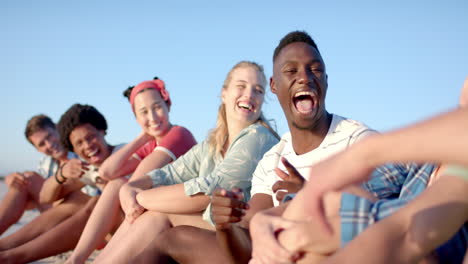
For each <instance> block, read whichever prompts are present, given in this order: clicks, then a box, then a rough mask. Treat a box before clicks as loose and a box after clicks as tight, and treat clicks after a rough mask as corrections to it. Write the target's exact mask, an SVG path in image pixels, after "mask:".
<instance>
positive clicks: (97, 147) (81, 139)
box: [70, 124, 111, 166]
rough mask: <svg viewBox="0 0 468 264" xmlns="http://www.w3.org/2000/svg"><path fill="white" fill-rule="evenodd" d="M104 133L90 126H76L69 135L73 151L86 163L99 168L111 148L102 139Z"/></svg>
mask: <svg viewBox="0 0 468 264" xmlns="http://www.w3.org/2000/svg"><path fill="white" fill-rule="evenodd" d="M104 136H105V131H100V130H97V129H96V128H95V127H94V126H92V125H90V124H84V125H80V126H77V127H75V128H74V129H73V131H72V132H71V133H70V142H71V144H72V145H73V150H74V152H75V153H76V154H78V155H79V156H80V157H81V158H82V159H84V160H85V161H86V162H88V163H90V164H92V165H95V166H99V165H101V164H102V163H103V162H104V160H106V159H107V157H109V155H110V154H111V148H110V146H109V145H108V144H107V142H106V140H105V139H104Z"/></svg>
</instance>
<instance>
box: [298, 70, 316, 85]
mask: <svg viewBox="0 0 468 264" xmlns="http://www.w3.org/2000/svg"><path fill="white" fill-rule="evenodd" d="M313 76H314V75H313V73H312V71H310V70H308V69H303V70H302V71H300V72H299V75H298V76H297V77H298V82H299V83H300V84H308V83H310V82H311V81H312V79H313Z"/></svg>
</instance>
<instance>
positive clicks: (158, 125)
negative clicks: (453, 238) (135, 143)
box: [134, 89, 171, 139]
mask: <svg viewBox="0 0 468 264" xmlns="http://www.w3.org/2000/svg"><path fill="white" fill-rule="evenodd" d="M134 107H135V116H136V119H137V122H138V124H139V125H140V126H141V128H142V129H143V131H144V132H145V133H146V134H148V135H150V136H153V137H154V138H156V139H158V138H161V137H163V136H164V135H165V134H166V133H167V132H168V131H169V129H170V127H171V124H170V122H169V110H168V108H167V104H166V102H164V100H163V99H162V98H161V94H160V93H159V92H158V91H156V90H155V89H147V90H143V91H141V92H140V93H139V94H137V95H136V97H135V103H134Z"/></svg>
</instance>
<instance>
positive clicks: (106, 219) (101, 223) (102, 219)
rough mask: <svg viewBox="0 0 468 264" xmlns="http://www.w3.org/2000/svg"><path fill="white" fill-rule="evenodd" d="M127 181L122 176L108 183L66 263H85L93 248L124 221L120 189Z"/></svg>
mask: <svg viewBox="0 0 468 264" xmlns="http://www.w3.org/2000/svg"><path fill="white" fill-rule="evenodd" d="M125 182H126V180H124V179H122V178H120V179H116V180H113V181H111V182H109V183H108V184H107V185H106V187H105V188H104V192H103V193H102V195H101V198H99V201H98V202H97V204H96V206H95V208H94V210H93V212H92V214H91V216H90V218H89V220H88V222H87V223H86V227H85V228H84V230H83V234H82V235H81V237H80V240H79V242H78V245H77V246H76V248H75V250H74V251H73V254H72V255H71V256H70V258H69V259H68V260H67V262H66V263H84V262H85V261H86V259H87V258H88V257H89V255H91V253H92V252H93V250H94V249H96V248H97V247H98V246H99V244H101V243H103V242H104V240H105V237H106V235H107V234H108V233H109V232H111V231H115V229H116V228H117V227H118V226H119V225H120V224H121V223H122V221H123V219H124V218H123V215H122V214H121V210H120V201H119V190H120V187H121V186H122V185H123V184H124V183H125Z"/></svg>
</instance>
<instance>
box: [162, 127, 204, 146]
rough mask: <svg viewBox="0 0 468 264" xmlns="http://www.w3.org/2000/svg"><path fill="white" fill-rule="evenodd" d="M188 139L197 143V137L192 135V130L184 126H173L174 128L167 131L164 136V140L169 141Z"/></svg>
mask: <svg viewBox="0 0 468 264" xmlns="http://www.w3.org/2000/svg"><path fill="white" fill-rule="evenodd" d="M174 140H176V141H180V140H184V141H188V142H193V143H194V144H195V143H196V140H195V137H194V136H193V135H192V132H190V130H188V129H187V128H185V127H182V126H172V128H171V129H170V130H169V132H167V134H166V135H165V136H164V138H163V140H162V141H163V142H168V141H174Z"/></svg>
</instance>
